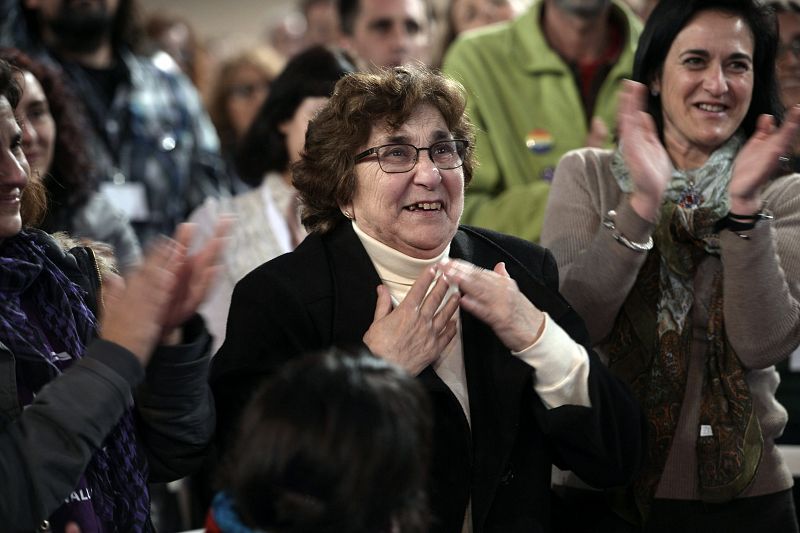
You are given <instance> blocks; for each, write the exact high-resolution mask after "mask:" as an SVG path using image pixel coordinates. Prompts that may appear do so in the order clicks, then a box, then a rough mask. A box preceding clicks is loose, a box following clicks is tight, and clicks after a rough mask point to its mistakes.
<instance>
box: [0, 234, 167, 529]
mask: <svg viewBox="0 0 800 533" xmlns="http://www.w3.org/2000/svg"><path fill="white" fill-rule="evenodd" d="M84 297H85V294H84V293H83V291H82V290H81V289H80V288H79V287H78V286H77V285H75V284H74V283H72V282H71V281H70V280H69V278H67V276H66V275H65V274H64V272H63V271H62V270H61V269H60V268H58V266H56V265H55V264H54V263H53V261H52V260H51V259H50V257H48V255H47V253H46V251H45V249H44V247H43V246H42V245H41V244H40V243H39V242H37V237H36V235H35V234H33V233H28V232H25V231H23V232H21V233H19V234H18V235H16V236H15V237H12V238H10V239H5V240H4V241H3V242H2V244H0V342H2V343H3V344H5V345H6V346H7V347H8V348H9V350H11V352H12V353H13V354H14V358H15V360H16V368H17V382H18V383H22V384H23V385H24V386H25V387H27V388H28V389H29V390H30V391H31V392H34V393H36V392H38V391H39V390H40V389H41V388H42V387H43V386H44V385H46V384H47V383H49V382H50V381H52V380H53V379H55V378H57V377H58V376H59V375H60V374H61V366H63V362H60V361H57V360H56V357H57V356H56V355H55V354H54V353H52V350H50V349H49V347H50V346H51V342H50V341H49V340H48V339H55V340H57V342H59V343H61V345H62V346H61V347H63V349H64V350H65V351H66V353H67V354H69V355H70V356H71V358H72V360H73V361H74V360H77V359H80V358H81V357H82V356H83V354H84V350H85V343H86V342H87V341H88V340H89V339H91V337H92V336H94V333H95V330H96V327H97V323H96V321H95V318H94V316H93V314H92V312H91V311H90V310H89V308H88V307H87V306H86V305H85V303H84ZM23 302H24V307H23ZM25 309H34V310H35V313H36V319H37V320H30V319H29V317H28V315H27V313H26V312H25ZM37 322H38V323H39V324H43V325H47V327H48V328H49V329H48V331H47V332H43V331H41V330H40V329H39V328H38V327H36V325H35V324H36V323H37ZM59 363H61V366H60V365H59ZM77 392H78V391H76V393H77ZM85 475H86V478H87V481H88V483H89V485H90V487H91V488H92V496H93V498H92V504H93V506H94V509H95V512H96V513H97V515H98V517H99V518H100V519H101V520H102V521H103V522H104V523H105V524H106V526H107V528H108V530H109V531H120V532H123V531H124V532H126V533H127V532H148V531H152V525H151V524H150V520H149V508H150V499H149V493H148V490H147V463H146V461H145V460H144V459H143V458H140V457H139V453H138V446H137V445H136V433H135V428H134V421H133V411H132V409H131V408H129V409H128V410H127V411H126V412H125V414H124V415H123V416H122V418H121V419H120V421H119V423H118V424H117V425H116V426H115V427H114V429H113V430H112V431H111V433H110V434H109V435H108V436H107V437H106V439H105V441H104V442H103V444H102V446H101V447H100V448H99V449H98V450H97V451H96V452H95V453H94V455H93V456H92V459H91V461H90V463H89V465H88V466H87V469H86V471H85Z"/></svg>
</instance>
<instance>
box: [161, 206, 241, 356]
mask: <svg viewBox="0 0 800 533" xmlns="http://www.w3.org/2000/svg"><path fill="white" fill-rule="evenodd" d="M231 223H232V221H231V220H230V219H229V218H222V219H220V221H219V222H218V223H217V227H216V228H215V232H214V236H213V237H212V238H211V239H209V241H208V243H207V244H206V245H205V246H204V247H203V248H202V249H201V250H200V251H198V252H197V253H196V254H193V255H188V253H187V252H186V251H187V250H188V249H189V245H190V243H191V242H192V237H193V235H194V231H195V227H196V226H195V225H194V224H187V223H184V224H181V225H180V226H178V229H177V230H176V231H175V236H174V239H175V241H177V242H178V244H179V247H178V249H179V251H180V254H179V256H178V257H177V261H178V264H176V265H175V268H174V270H173V271H174V273H175V276H176V283H175V289H174V291H173V293H172V298H170V303H169V307H168V309H167V312H166V315H165V318H164V321H163V334H162V337H161V338H162V342H164V343H172V342H177V337H176V332H177V331H178V328H180V326H182V325H183V324H184V322H186V321H187V320H189V318H190V317H191V316H192V315H193V314H194V313H195V312H196V311H197V308H198V307H199V306H200V304H201V303H202V302H203V300H204V299H205V297H206V294H207V293H208V290H209V289H210V287H211V285H212V284H213V283H214V280H215V278H216V276H217V274H218V272H219V268H220V267H219V265H218V260H219V256H220V253H221V252H222V249H223V247H224V245H225V242H226V236H227V234H228V231H229V229H230V226H231Z"/></svg>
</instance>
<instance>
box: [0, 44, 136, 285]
mask: <svg viewBox="0 0 800 533" xmlns="http://www.w3.org/2000/svg"><path fill="white" fill-rule="evenodd" d="M0 58H2V59H4V60H6V61H8V62H9V63H11V64H12V65H13V66H15V67H17V68H18V69H20V71H21V74H22V78H23V79H22V80H21V81H22V83H21V85H22V97H21V98H20V101H19V104H18V105H17V108H16V116H17V119H18V120H19V121H20V124H21V125H22V151H23V152H24V153H25V157H26V159H27V160H28V163H29V165H30V167H31V172H32V174H33V176H34V177H36V178H37V179H40V180H41V181H42V183H44V185H45V188H46V190H47V211H46V213H45V215H44V219H43V220H42V221H41V222H40V223H39V224H38V226H39V228H41V229H43V230H44V231H46V232H48V233H54V232H57V231H63V232H66V233H68V234H69V235H71V236H72V237H75V238H82V239H89V240H91V241H98V242H103V243H106V244H108V245H110V246H111V251H112V252H113V253H114V257H115V259H116V263H117V266H118V267H119V268H120V269H121V270H123V271H125V270H127V269H129V268H130V267H132V266H133V265H135V264H137V263H138V262H139V260H140V258H141V253H142V252H141V248H140V247H139V241H138V239H137V238H136V234H135V233H134V231H133V228H132V227H131V225H130V223H129V222H128V220H127V218H126V217H125V215H124V213H122V212H121V211H119V210H118V209H117V208H116V207H114V205H113V204H112V203H111V201H110V200H109V199H108V198H107V197H106V196H105V195H104V194H102V193H100V192H97V191H96V190H95V187H96V185H97V178H96V177H95V173H96V170H95V169H94V168H92V165H91V156H90V154H89V153H88V152H87V148H86V145H85V144H84V142H83V139H84V137H85V130H84V128H85V126H84V122H83V121H82V117H80V116H79V115H78V114H77V109H76V107H75V105H74V104H75V98H74V97H73V96H72V95H71V94H70V93H69V92H68V90H67V89H66V88H65V86H64V84H63V83H62V81H61V77H60V75H59V73H58V72H57V71H55V70H54V69H52V68H50V67H48V66H46V65H44V64H42V63H39V62H38V61H34V60H32V59H30V58H29V57H28V56H26V55H25V54H23V53H22V52H19V51H18V50H14V49H2V50H0Z"/></svg>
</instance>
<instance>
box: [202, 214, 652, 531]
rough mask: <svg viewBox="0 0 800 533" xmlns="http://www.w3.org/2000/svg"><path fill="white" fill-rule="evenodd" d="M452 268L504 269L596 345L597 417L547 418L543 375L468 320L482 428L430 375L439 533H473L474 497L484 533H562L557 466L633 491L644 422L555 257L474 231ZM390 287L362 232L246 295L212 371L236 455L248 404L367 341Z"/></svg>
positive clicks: (310, 241) (251, 280) (344, 236)
mask: <svg viewBox="0 0 800 533" xmlns="http://www.w3.org/2000/svg"><path fill="white" fill-rule="evenodd" d="M450 256H451V257H456V258H461V259H464V260H466V261H469V262H471V263H474V264H476V265H478V266H481V267H484V268H493V267H494V266H495V264H497V263H498V262H500V261H504V262H505V263H506V268H507V270H508V272H509V274H510V275H511V277H512V278H514V280H515V281H516V282H517V284H518V285H519V288H520V290H521V291H522V292H523V293H524V294H525V295H526V296H527V297H528V298H529V299H530V300H531V301H532V302H533V303H534V305H536V306H537V307H538V308H539V309H541V310H543V311H546V312H547V313H549V314H550V316H551V317H552V318H553V319H554V320H555V321H556V322H557V323H558V324H560V325H561V327H562V328H564V329H565V330H566V331H567V332H568V333H569V334H570V335H571V336H572V337H573V338H574V339H575V340H576V341H578V342H580V343H581V344H583V345H584V346H585V347H586V349H587V351H588V352H589V354H590V355H589V357H590V373H589V395H590V398H591V405H592V406H591V408H588V407H579V406H571V405H565V406H562V407H558V408H555V409H546V408H545V407H544V405H543V404H542V402H541V400H540V399H539V396H538V395H537V394H536V392H535V390H534V388H533V379H534V375H535V370H532V369H531V367H530V366H528V365H527V364H526V363H524V362H522V361H520V360H519V359H518V358H516V357H514V356H513V355H511V353H510V351H509V350H508V349H507V348H506V347H504V346H503V345H502V344H501V343H500V341H499V340H498V338H497V337H496V336H495V335H494V333H493V332H492V330H491V329H490V328H489V327H488V326H486V325H485V324H484V323H482V322H480V321H479V320H478V319H476V318H475V317H473V316H472V315H470V314H469V313H468V312H466V311H463V310H462V311H461V321H462V331H463V347H464V365H465V369H466V377H467V388H468V391H469V403H470V414H471V423H472V427H471V430H470V426H469V424H468V423H467V420H466V417H465V416H464V413H463V411H462V409H461V407H460V405H459V403H458V401H457V400H456V398H455V396H454V395H453V394H452V393H451V392H450V390H449V389H448V387H447V386H446V385H445V384H444V383H443V382H442V381H441V380H440V379H439V377H438V376H437V375H436V374H435V372H434V371H433V370H432V368H430V367H428V368H427V369H425V370H424V371H423V372H422V373H421V374H420V376H419V379H420V380H421V381H422V383H423V384H424V385H425V387H426V388H427V390H428V391H429V393H430V397H431V400H432V404H433V408H434V451H433V454H432V467H431V482H430V487H429V497H430V500H431V509H432V511H433V514H434V525H433V528H432V531H436V532H447V533H458V532H460V531H461V526H462V522H463V518H464V511H465V509H466V506H467V502H468V500H469V498H470V497H471V498H472V517H473V531H474V532H475V533H482V532H498V533H500V532H503V533H513V532H526V533H528V532H534V531H549V530H550V511H549V509H550V501H549V499H550V491H549V487H550V472H551V465H552V464H556V465H558V466H559V467H561V468H565V469H570V470H573V471H574V472H575V473H577V474H578V475H579V476H580V477H581V478H582V479H583V480H585V481H586V482H587V483H590V484H593V485H596V486H598V487H609V486H616V485H623V484H625V483H626V482H627V481H628V480H629V479H630V478H631V476H632V475H633V473H634V470H635V468H636V467H637V466H638V463H639V460H640V454H641V445H642V440H641V435H642V422H641V420H642V419H641V413H640V411H639V409H638V406H637V404H636V402H635V401H634V400H633V398H632V396H631V395H630V393H629V392H628V389H627V388H626V386H625V385H623V384H622V383H621V382H620V381H618V380H617V379H616V378H614V377H612V376H611V374H610V373H609V372H608V370H607V369H606V368H605V366H604V365H603V364H602V363H601V362H600V361H599V360H598V358H597V356H595V355H594V354H593V352H592V351H591V349H590V347H589V337H588V335H587V333H586V330H585V327H584V325H583V321H582V320H581V319H580V317H578V315H577V314H576V313H575V312H574V311H573V310H572V308H571V307H570V306H569V305H568V304H567V302H566V301H565V300H564V299H563V298H562V297H561V295H560V294H559V293H558V289H557V288H558V273H557V269H556V263H555V260H554V259H553V257H552V255H551V254H550V252H548V251H547V250H545V249H544V248H541V247H539V246H536V245H533V244H531V243H529V242H527V241H523V240H520V239H517V238H514V237H509V236H506V235H501V234H499V233H495V232H491V231H488V230H483V229H476V228H470V227H464V226H462V227H461V228H460V229H459V231H458V232H457V234H456V236H455V238H454V239H453V242H452V244H451V247H450ZM379 284H380V279H379V278H378V274H377V272H376V271H375V268H374V267H373V265H372V262H371V260H370V259H369V256H368V255H367V253H366V251H365V250H364V248H363V246H362V245H361V242H360V241H359V240H358V237H357V236H356V235H355V233H354V231H353V229H352V227H351V226H350V225H349V224H343V225H340V226H338V227H337V228H336V229H334V230H333V231H332V232H330V233H328V234H326V235H310V236H309V237H307V238H306V239H305V241H304V242H303V243H302V244H300V246H299V247H298V248H297V249H296V250H295V251H294V252H291V253H288V254H285V255H283V256H281V257H278V258H276V259H273V260H272V261H270V262H268V263H266V264H264V265H262V266H260V267H259V268H257V269H255V270H254V271H253V272H251V273H250V274H248V275H247V276H246V277H245V278H244V279H243V280H242V281H240V282H239V283H238V284H237V286H236V289H235V290H234V293H233V300H232V303H231V309H230V315H229V318H228V329H227V334H226V340H225V343H224V345H223V346H222V348H220V351H219V353H218V354H217V355H216V357H215V358H214V359H213V363H212V369H211V385H212V389H213V391H214V395H215V398H216V402H217V419H218V423H219V424H218V431H219V434H220V437H221V442H222V446H223V447H224V445H225V442H226V439H227V438H228V435H229V434H230V432H231V430H232V429H233V427H234V426H235V423H236V420H237V418H238V416H239V414H240V411H241V409H242V407H243V406H244V405H245V402H246V400H247V398H248V397H249V396H250V395H251V394H252V392H253V391H254V389H255V387H256V386H257V385H258V384H259V382H260V381H261V380H262V379H263V378H264V377H265V376H268V375H270V374H272V373H273V372H274V371H275V370H276V369H277V368H278V367H279V366H280V365H281V364H282V363H284V362H285V361H287V360H289V359H291V358H293V357H295V356H297V355H299V354H302V353H305V352H308V351H312V350H319V349H322V348H326V347H329V346H331V345H332V344H338V345H348V344H351V345H352V344H356V343H359V344H361V343H362V337H363V335H364V333H365V332H366V331H367V329H368V328H369V326H370V324H371V323H372V319H373V314H374V310H375V304H376V300H377V296H376V287H377V286H378V285H379ZM376 496H377V497H380V496H379V495H376Z"/></svg>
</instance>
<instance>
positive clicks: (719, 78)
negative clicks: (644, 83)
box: [651, 11, 753, 168]
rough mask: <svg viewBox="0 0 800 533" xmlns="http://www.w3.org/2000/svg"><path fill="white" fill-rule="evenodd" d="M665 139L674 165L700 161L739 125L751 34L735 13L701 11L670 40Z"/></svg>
mask: <svg viewBox="0 0 800 533" xmlns="http://www.w3.org/2000/svg"><path fill="white" fill-rule="evenodd" d="M651 89H653V90H655V91H658V92H659V93H660V94H661V108H662V114H663V119H664V141H665V144H666V147H667V152H669V155H670V156H671V157H672V160H673V162H674V163H675V164H676V166H677V167H678V168H696V167H699V166H701V165H702V164H703V163H704V162H705V160H706V159H708V156H709V155H711V153H712V152H713V151H714V150H716V149H717V148H718V147H719V146H720V145H722V144H723V143H724V142H725V141H727V140H728V139H729V138H730V137H731V136H732V135H733V134H734V133H735V132H736V130H737V129H738V128H739V125H740V124H741V123H742V120H743V119H744V117H745V115H747V111H748V109H749V108H750V100H751V98H752V95H753V34H752V32H751V31H750V28H749V26H748V25H747V23H746V22H745V21H744V20H743V19H742V18H740V17H738V16H736V15H731V14H729V13H725V12H721V11H702V12H700V13H699V14H698V15H697V16H695V17H694V18H693V19H692V21H691V22H689V24H687V25H686V27H684V28H683V30H682V31H681V32H680V33H679V34H678V35H677V37H676V38H675V40H674V41H673V42H672V46H671V47H670V49H669V53H668V54H667V57H666V59H665V61H664V66H663V69H662V72H661V75H660V76H659V78H658V79H657V80H655V81H654V82H653V83H652V84H651Z"/></svg>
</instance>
